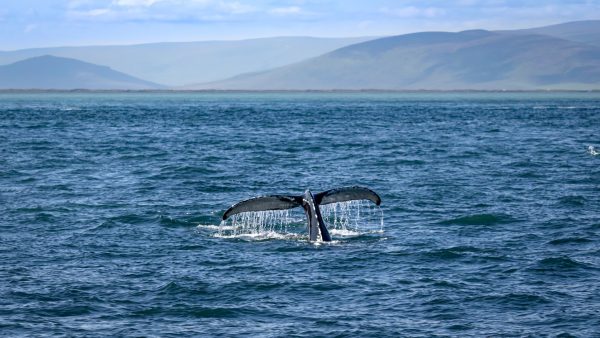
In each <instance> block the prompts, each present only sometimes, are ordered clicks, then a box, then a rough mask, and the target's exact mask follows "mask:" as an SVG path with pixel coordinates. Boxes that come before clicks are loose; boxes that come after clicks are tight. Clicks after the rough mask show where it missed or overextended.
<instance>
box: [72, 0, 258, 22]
mask: <svg viewBox="0 0 600 338" xmlns="http://www.w3.org/2000/svg"><path fill="white" fill-rule="evenodd" d="M68 8H69V10H68V12H67V17H68V18H70V19H73V20H81V21H85V20H94V21H107V22H119V21H120V22H126V21H156V22H178V21H182V22H189V21H221V20H226V19H227V18H231V17H234V16H240V15H243V14H246V13H251V12H254V11H256V8H255V7H253V6H250V5H247V4H244V3H242V2H239V1H227V0H111V1H109V2H108V3H106V1H105V2H103V3H102V2H100V1H93V0H71V2H70V4H69V6H68Z"/></svg>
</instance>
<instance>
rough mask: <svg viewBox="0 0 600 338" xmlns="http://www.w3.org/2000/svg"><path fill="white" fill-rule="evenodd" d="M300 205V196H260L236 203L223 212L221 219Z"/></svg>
mask: <svg viewBox="0 0 600 338" xmlns="http://www.w3.org/2000/svg"><path fill="white" fill-rule="evenodd" d="M301 205H302V196H283V195H273V196H261V197H255V198H251V199H249V200H245V201H242V202H239V203H236V204H234V205H232V206H231V208H229V209H227V211H225V213H224V214H223V220H226V219H227V218H228V217H229V216H233V215H235V214H239V213H242V212H250V211H266V210H284V209H291V208H295V207H299V206H301Z"/></svg>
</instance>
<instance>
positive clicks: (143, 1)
mask: <svg viewBox="0 0 600 338" xmlns="http://www.w3.org/2000/svg"><path fill="white" fill-rule="evenodd" d="M161 1H164V0H114V1H113V4H114V5H116V6H121V7H150V6H152V5H154V4H155V3H157V2H161Z"/></svg>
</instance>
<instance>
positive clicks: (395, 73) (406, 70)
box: [192, 30, 600, 90]
mask: <svg viewBox="0 0 600 338" xmlns="http://www.w3.org/2000/svg"><path fill="white" fill-rule="evenodd" d="M192 88H193V89H226V90H231V89H235V90H244V89H246V90H308V89H310V90H333V89H341V90H366V89H379V90H390V89H391V90H420V89H426V90H461V89H465V90H505V89H508V90H539V89H598V88H600V47H597V46H594V45H591V44H589V43H583V42H578V41H570V40H565V39H563V38H558V37H554V36H549V35H542V34H536V33H527V32H523V31H519V32H491V31H484V30H472V31H464V32H458V33H446V32H427V33H415V34H407V35H400V36H394V37H387V38H381V39H376V40H373V41H367V42H363V43H359V44H354V45H351V46H347V47H344V48H341V49H338V50H336V51H333V52H330V53H327V54H325V55H323V56H320V57H316V58H312V59H310V60H306V61H303V62H299V63H296V64H293V65H288V66H285V67H280V68H277V69H273V70H270V71H265V72H259V73H252V74H244V75H240V76H236V77H233V78H231V79H228V80H225V81H219V82H213V83H207V84H201V85H197V86H194V87H192Z"/></svg>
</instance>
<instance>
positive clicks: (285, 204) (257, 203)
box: [223, 186, 381, 242]
mask: <svg viewBox="0 0 600 338" xmlns="http://www.w3.org/2000/svg"><path fill="white" fill-rule="evenodd" d="M354 200H369V201H371V202H373V203H375V204H376V205H380V204H381V198H380V197H379V195H377V193H376V192H374V191H373V190H371V189H368V188H364V187H358V186H354V187H343V188H336V189H331V190H326V191H323V192H320V193H318V194H316V195H313V194H312V193H311V192H310V190H306V191H305V192H304V194H303V195H299V196H289V195H272V196H261V197H255V198H251V199H249V200H245V201H242V202H239V203H236V204H234V205H233V206H231V208H229V209H227V211H225V213H224V214H223V220H226V219H227V218H229V217H230V216H233V215H235V214H239V213H242V212H251V211H267V210H284V209H291V208H295V207H300V206H301V207H302V208H303V209H304V212H305V213H306V218H307V220H308V235H309V239H310V240H311V241H315V240H317V238H318V237H317V235H318V234H320V235H321V240H323V241H325V242H329V241H331V236H330V235H329V231H328V230H327V227H326V226H325V223H324V222H323V217H321V211H320V208H319V205H325V204H331V203H339V202H346V201H354Z"/></svg>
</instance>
